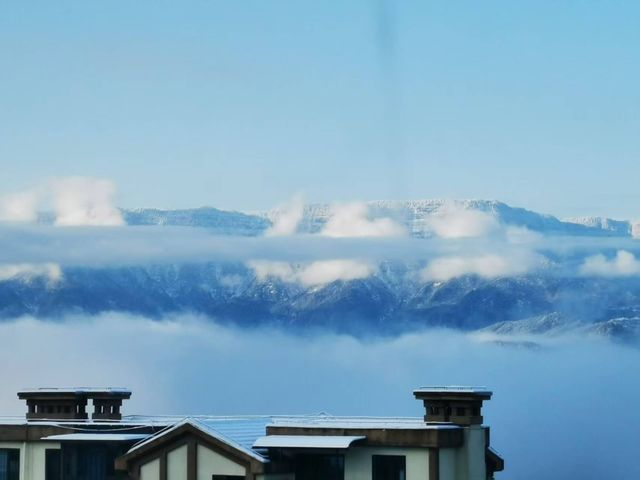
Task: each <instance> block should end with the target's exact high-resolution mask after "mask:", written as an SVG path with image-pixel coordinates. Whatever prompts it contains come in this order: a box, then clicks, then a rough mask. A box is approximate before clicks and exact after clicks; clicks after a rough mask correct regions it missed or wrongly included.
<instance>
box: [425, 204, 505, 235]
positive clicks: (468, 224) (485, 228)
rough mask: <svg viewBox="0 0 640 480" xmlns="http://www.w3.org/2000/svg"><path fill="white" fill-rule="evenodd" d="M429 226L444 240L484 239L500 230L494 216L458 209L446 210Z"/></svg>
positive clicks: (433, 218) (437, 215)
mask: <svg viewBox="0 0 640 480" xmlns="http://www.w3.org/2000/svg"><path fill="white" fill-rule="evenodd" d="M429 224H430V226H431V228H432V229H433V231H434V233H435V234H436V235H437V236H439V237H442V238H473V237H484V236H487V235H490V234H492V233H495V232H497V231H498V230H499V229H500V223H499V222H498V220H497V219H496V218H495V217H494V216H493V215H491V214H489V213H486V212H482V211H480V210H469V209H462V208H458V207H446V208H444V209H443V210H442V211H441V212H440V213H438V214H435V215H434V216H433V217H432V218H431V219H430V222H429Z"/></svg>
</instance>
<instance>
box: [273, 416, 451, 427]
mask: <svg viewBox="0 0 640 480" xmlns="http://www.w3.org/2000/svg"><path fill="white" fill-rule="evenodd" d="M272 425H273V426H276V427H277V426H285V427H294V428H295V427H300V428H352V429H362V430H367V429H371V430H374V429H385V430H411V429H415V430H437V429H451V428H460V427H459V426H457V425H440V424H427V423H425V421H424V419H423V418H421V417H332V416H329V415H320V416H313V417H302V416H300V417H279V418H275V419H274V420H273V423H272Z"/></svg>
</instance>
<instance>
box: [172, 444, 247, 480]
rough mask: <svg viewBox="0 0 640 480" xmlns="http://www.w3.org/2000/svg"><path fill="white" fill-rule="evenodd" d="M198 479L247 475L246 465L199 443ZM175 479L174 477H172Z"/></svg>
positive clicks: (208, 479)
mask: <svg viewBox="0 0 640 480" xmlns="http://www.w3.org/2000/svg"><path fill="white" fill-rule="evenodd" d="M197 464H198V468H197V470H198V475H197V479H198V480H211V475H214V474H215V475H241V476H245V475H246V469H245V467H244V466H242V465H239V464H237V463H235V462H233V461H231V460H229V459H228V458H227V457H223V456H222V455H220V454H219V453H216V452H214V451H213V450H210V449H208V448H207V447H205V446H203V445H198V462H197ZM171 480H173V479H171Z"/></svg>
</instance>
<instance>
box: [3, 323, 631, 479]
mask: <svg viewBox="0 0 640 480" xmlns="http://www.w3.org/2000/svg"><path fill="white" fill-rule="evenodd" d="M0 338H2V339H3V348H2V349H0V362H2V364H3V365H11V368H7V369H5V372H4V373H3V388H2V390H1V391H0V413H1V414H22V413H23V410H24V407H23V405H22V404H21V402H19V401H18V400H17V399H16V397H15V392H16V391H17V390H18V389H20V388H24V387H30V386H45V385H46V386H51V385H79V384H82V385H118V386H129V387H131V388H132V389H133V391H134V395H133V397H132V400H131V401H130V402H129V403H128V405H127V406H126V412H125V413H130V414H134V413H156V414H160V413H176V414H221V415H224V414H255V413H281V414H295V413H317V412H320V411H325V412H329V413H332V414H336V415H410V416H421V415H422V406H421V405H420V404H419V402H417V401H415V400H414V399H413V397H412V395H411V391H412V389H413V388H415V387H417V386H420V385H424V384H484V385H487V386H489V387H491V388H492V389H493V391H494V399H493V400H491V401H490V402H488V403H487V405H486V407H485V421H486V423H487V424H489V425H491V427H492V430H491V434H492V435H491V437H492V444H493V446H494V447H495V448H496V449H497V450H498V451H499V452H500V453H501V454H502V455H504V457H505V459H506V462H507V463H506V465H507V470H506V472H504V473H503V474H501V475H500V478H503V479H505V480H507V479H518V480H534V479H536V480H537V479H540V478H545V479H550V480H554V479H573V478H580V479H594V480H595V479H602V478H607V479H628V478H637V477H638V476H639V475H640V466H638V463H637V462H636V461H635V458H636V449H637V442H636V438H635V432H634V430H633V428H631V427H630V426H632V425H636V424H638V423H639V422H640V412H639V411H638V409H637V408H636V406H637V404H638V402H639V401H640V386H638V384H637V382H636V381H635V379H636V378H637V377H638V374H640V352H639V351H637V350H633V349H627V348H623V347H615V346H612V345H610V344H606V343H599V342H595V341H594V342H584V341H580V342H575V343H574V342H573V341H571V339H563V340H561V341H558V342H556V343H553V344H548V345H546V346H544V347H543V348H541V349H539V350H527V349H518V348H514V347H500V346H497V345H495V344H489V343H481V342H477V341H474V340H473V339H471V338H469V337H467V336H464V335H462V334H458V333H452V332H446V331H439V332H438V331H432V332H425V333H421V334H413V335H406V336H402V337H398V338H394V339H388V340H380V341H375V342H361V341H357V340H355V339H353V338H351V337H343V336H335V335H326V336H321V335H319V336H315V337H313V338H300V337H296V336H289V335H286V334H283V333H282V332H272V331H269V330H258V331H254V332H248V331H246V330H242V331H236V330H233V329H227V328H223V327H220V326H217V325H215V324H211V323H205V322H203V321H201V320H199V319H197V318H193V317H180V318H175V319H174V320H173V321H166V322H160V323H159V322H152V321H149V320H145V319H142V318H138V317H129V316H123V315H104V316H100V317H97V318H89V319H87V318H68V319H67V320H66V321H65V322H62V323H50V322H49V323H48V322H41V321H38V320H34V319H30V318H23V319H19V320H15V321H11V322H6V323H1V324H0ZM44 339H46V341H45V340H44ZM96 365H99V366H100V368H96ZM256 391H258V392H260V395H255V392H256ZM612 392H615V394H612ZM603 412H606V414H605V416H604V417H603ZM593 452H598V454H597V455H594V453H593ZM541 458H543V459H544V461H540V459H541ZM603 458H605V459H606V461H605V462H603V461H602V459H603Z"/></svg>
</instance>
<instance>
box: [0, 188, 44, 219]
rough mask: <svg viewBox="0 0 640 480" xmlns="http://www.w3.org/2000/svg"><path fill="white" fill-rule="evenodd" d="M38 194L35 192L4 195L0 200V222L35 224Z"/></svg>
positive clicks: (28, 191)
mask: <svg viewBox="0 0 640 480" xmlns="http://www.w3.org/2000/svg"><path fill="white" fill-rule="evenodd" d="M38 201H39V193H38V191H36V190H25V191H23V192H18V193H13V194H9V195H5V196H3V197H2V198H0V221H3V222H35V221H36V219H37V213H38V212H37V208H38Z"/></svg>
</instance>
